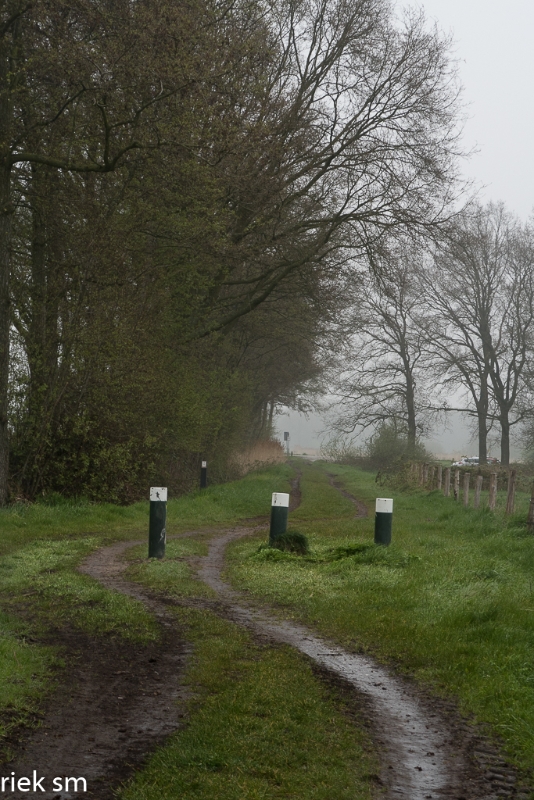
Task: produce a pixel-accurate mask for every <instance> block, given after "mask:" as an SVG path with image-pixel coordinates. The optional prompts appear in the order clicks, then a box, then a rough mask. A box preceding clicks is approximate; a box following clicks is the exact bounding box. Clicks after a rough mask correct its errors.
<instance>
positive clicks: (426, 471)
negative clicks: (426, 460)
mask: <svg viewBox="0 0 534 800" xmlns="http://www.w3.org/2000/svg"><path fill="white" fill-rule="evenodd" d="M427 483H428V464H423V486H426V485H427Z"/></svg>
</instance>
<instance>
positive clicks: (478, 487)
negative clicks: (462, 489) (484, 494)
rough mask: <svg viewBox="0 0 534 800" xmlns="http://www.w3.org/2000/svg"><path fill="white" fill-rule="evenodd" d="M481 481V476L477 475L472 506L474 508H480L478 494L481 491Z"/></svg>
mask: <svg viewBox="0 0 534 800" xmlns="http://www.w3.org/2000/svg"><path fill="white" fill-rule="evenodd" d="M483 480H484V478H483V477H482V475H477V482H476V486H475V502H474V504H473V505H474V507H475V508H480V493H481V491H482V481H483Z"/></svg>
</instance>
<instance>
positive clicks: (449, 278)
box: [422, 204, 534, 464]
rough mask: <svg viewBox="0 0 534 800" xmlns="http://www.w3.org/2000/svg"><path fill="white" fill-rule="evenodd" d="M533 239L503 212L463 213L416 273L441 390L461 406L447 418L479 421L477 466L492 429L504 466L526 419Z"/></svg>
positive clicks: (533, 308)
mask: <svg viewBox="0 0 534 800" xmlns="http://www.w3.org/2000/svg"><path fill="white" fill-rule="evenodd" d="M533 266H534V248H533V237H532V231H531V229H530V228H529V227H526V228H523V229H522V228H521V226H520V225H519V223H518V222H517V220H516V219H514V218H513V217H512V216H511V215H510V214H509V213H508V212H506V210H505V209H504V207H503V206H502V205H493V204H490V205H488V206H487V207H481V206H477V207H475V208H473V209H471V210H470V211H469V212H466V213H465V214H464V215H463V216H462V217H461V218H460V219H459V220H458V221H457V222H456V223H455V224H454V225H453V226H452V227H451V228H450V230H449V231H448V233H447V235H446V236H444V237H443V238H442V239H441V241H440V242H439V244H438V245H437V247H436V250H435V252H434V254H433V258H432V263H428V264H427V266H426V269H425V271H424V272H423V273H422V284H423V286H424V290H425V293H426V295H427V298H428V302H429V307H428V310H427V314H426V320H427V322H426V327H427V331H428V334H429V342H430V347H431V349H432V351H433V356H434V363H435V365H436V366H437V369H438V371H439V372H440V374H441V375H442V377H443V376H444V381H443V382H444V384H445V385H447V386H449V387H450V388H452V389H453V390H455V389H456V388H462V389H463V390H464V392H465V397H466V399H467V401H468V402H467V404H466V405H465V406H460V407H456V408H454V409H451V410H457V411H464V412H467V413H470V414H473V415H475V416H476V417H477V420H478V438H479V459H480V462H481V463H485V462H486V459H487V434H488V431H489V429H490V427H491V424H492V421H494V420H496V421H498V423H499V425H500V430H501V462H502V463H503V464H508V463H509V461H510V429H511V428H512V427H513V426H514V425H517V424H518V423H520V422H521V421H522V420H523V419H524V418H525V416H526V415H528V414H529V413H530V412H529V409H528V403H526V402H525V397H524V395H525V390H526V383H525V378H526V367H527V363H528V359H529V353H530V351H531V349H532V336H533V332H534V283H533Z"/></svg>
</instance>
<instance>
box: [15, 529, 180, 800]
mask: <svg viewBox="0 0 534 800" xmlns="http://www.w3.org/2000/svg"><path fill="white" fill-rule="evenodd" d="M136 544H139V542H137V541H136V542H121V543H120V544H116V545H113V546H112V547H106V548H102V549H100V550H97V551H96V552H95V553H93V554H92V555H91V556H90V557H89V558H88V559H87V560H86V561H85V563H84V565H83V566H82V568H81V569H82V572H85V573H86V574H88V575H91V576H92V577H94V578H96V579H97V580H99V581H100V582H101V583H103V584H104V585H105V586H106V587H107V588H109V589H111V590H114V591H118V592H123V593H124V594H128V595H130V596H131V597H134V598H136V599H137V600H140V601H141V602H143V603H145V605H146V606H148V607H149V608H150V610H151V611H152V612H153V613H154V615H155V616H156V617H157V619H158V621H159V624H160V626H161V638H160V640H159V641H158V642H154V643H150V644H148V645H140V644H137V643H128V642H127V641H125V640H124V639H122V638H115V637H108V638H100V639H99V638H96V639H95V638H94V637H89V636H87V635H86V634H84V633H81V632H80V631H74V630H70V631H69V630H67V631H66V630H58V631H55V632H53V633H52V635H51V638H50V643H51V644H54V645H56V646H59V648H60V652H63V653H64V654H65V657H66V659H67V666H66V668H65V670H64V671H63V672H62V673H61V674H60V676H59V678H60V680H61V685H60V686H59V687H58V688H57V690H56V691H55V692H54V693H53V694H52V696H51V697H50V698H49V699H48V702H47V703H46V706H45V708H44V709H43V722H42V725H41V726H40V727H39V728H38V729H37V730H34V731H32V732H30V733H29V735H28V736H27V737H26V739H25V741H23V742H22V743H20V746H19V748H18V749H19V750H20V755H19V757H18V758H17V759H16V760H15V761H13V763H11V764H8V765H5V766H3V768H2V771H1V774H2V775H6V776H9V775H10V773H11V771H12V770H13V771H14V772H15V773H16V775H17V777H20V776H30V777H32V774H33V770H34V769H36V770H37V771H38V773H39V774H38V777H43V776H44V778H45V780H44V781H43V782H42V784H41V786H42V787H43V788H44V789H45V790H46V791H45V792H42V791H41V790H40V789H37V791H35V792H33V791H32V792H29V793H27V792H24V793H19V792H9V797H13V798H17V800H18V799H19V798H28V797H31V798H37V797H39V798H43V800H51V799H52V798H57V799H58V800H59V799H60V798H61V800H70V799H71V798H86V799H87V798H91V800H92V799H93V798H94V799H95V800H112V798H114V797H115V789H116V788H117V787H118V786H119V785H120V784H121V783H122V782H124V781H125V780H126V779H127V778H128V777H130V775H131V774H132V773H133V772H134V771H135V770H136V769H138V768H139V767H140V766H141V765H142V763H143V761H144V760H145V759H146V757H147V755H148V754H149V753H150V752H151V751H152V750H153V749H154V748H155V747H156V746H157V745H158V744H160V743H162V742H163V741H164V739H165V738H166V737H167V736H168V735H169V734H170V733H172V732H173V731H175V730H177V729H178V728H179V727H180V726H181V725H183V717H184V710H183V708H184V703H183V701H184V700H185V699H186V697H187V693H186V692H185V691H184V689H183V687H182V685H181V677H182V675H183V672H184V668H185V663H186V659H187V656H188V653H189V652H190V650H189V648H188V645H187V644H186V643H185V642H184V640H183V638H182V637H181V635H180V632H179V631H178V630H177V629H176V623H175V620H174V619H173V617H172V615H171V614H169V613H168V612H167V611H166V609H165V605H164V604H163V603H159V602H157V601H156V600H154V598H152V597H150V596H149V595H148V594H147V593H145V592H143V590H142V588H141V587H139V586H138V585H136V584H133V583H130V582H128V581H125V580H124V579H123V578H122V577H121V575H122V573H123V571H124V569H125V564H124V562H123V560H122V558H121V557H122V555H123V553H124V551H125V550H126V549H127V548H128V547H131V546H133V545H136ZM55 777H60V778H61V779H62V780H61V786H62V790H61V791H52V789H53V786H54V784H53V779H54V778H55ZM65 777H70V778H73V777H75V778H80V777H83V778H85V780H86V781H87V792H82V791H81V790H82V789H83V784H82V783H81V782H80V783H78V784H75V783H73V782H70V783H69V785H68V790H67V791H65V781H64V778H65ZM57 785H58V784H56V786H57ZM76 785H78V788H79V789H80V791H79V792H76V791H75V787H76ZM2 796H3V795H2Z"/></svg>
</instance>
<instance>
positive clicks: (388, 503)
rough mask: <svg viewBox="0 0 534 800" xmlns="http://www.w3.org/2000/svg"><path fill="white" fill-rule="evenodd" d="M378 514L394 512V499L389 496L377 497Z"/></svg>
mask: <svg viewBox="0 0 534 800" xmlns="http://www.w3.org/2000/svg"><path fill="white" fill-rule="evenodd" d="M376 513H377V514H393V500H392V499H391V498H389V497H377V498H376Z"/></svg>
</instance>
